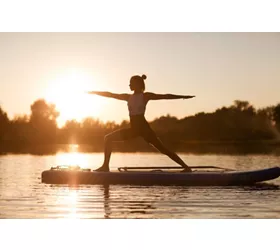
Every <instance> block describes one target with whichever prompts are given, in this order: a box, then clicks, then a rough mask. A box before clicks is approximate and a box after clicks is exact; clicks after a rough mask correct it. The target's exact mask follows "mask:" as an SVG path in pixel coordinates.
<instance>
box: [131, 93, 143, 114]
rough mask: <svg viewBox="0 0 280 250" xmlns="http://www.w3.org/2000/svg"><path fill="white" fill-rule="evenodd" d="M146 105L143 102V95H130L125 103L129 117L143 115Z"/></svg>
mask: <svg viewBox="0 0 280 250" xmlns="http://www.w3.org/2000/svg"><path fill="white" fill-rule="evenodd" d="M146 105H147V101H145V99H144V94H143V93H139V94H133V95H131V96H130V97H129V98H128V101H127V106H128V111H129V115H130V116H131V115H144V114H145V111H146Z"/></svg>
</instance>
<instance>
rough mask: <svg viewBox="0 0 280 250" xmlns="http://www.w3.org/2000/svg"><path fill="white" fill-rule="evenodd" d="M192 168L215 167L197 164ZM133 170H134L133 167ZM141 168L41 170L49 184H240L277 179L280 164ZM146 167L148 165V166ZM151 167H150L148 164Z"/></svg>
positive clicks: (63, 168) (64, 168) (62, 168)
mask: <svg viewBox="0 0 280 250" xmlns="http://www.w3.org/2000/svg"><path fill="white" fill-rule="evenodd" d="M193 168H202V169H203V168H214V169H220V168H217V167H206V166H205V167H203V166H197V167H193ZM132 169H133V170H132ZM136 169H141V167H139V168H125V167H124V168H119V172H117V171H113V172H96V171H91V170H90V169H82V168H79V167H78V166H76V167H59V166H58V167H55V168H51V169H50V170H46V171H43V172H42V176H41V178H42V182H43V183H49V184H76V185H78V184H90V185H94V184H106V185H108V184H122V185H179V186H237V185H251V184H254V183H257V182H263V181H268V180H272V179H276V178H278V177H279V176H280V167H271V168H266V169H260V170H250V171H232V170H226V169H223V170H222V171H221V170H220V171H217V170H215V171H195V172H191V173H189V172H174V171H173V172H172V171H163V170H161V169H181V170H182V168H180V167H179V168H178V167H154V168H152V169H153V171H139V170H136ZM143 169H145V167H144V168H143ZM146 169H147V167H146ZM148 169H151V167H149V168H148ZM128 170H132V171H128Z"/></svg>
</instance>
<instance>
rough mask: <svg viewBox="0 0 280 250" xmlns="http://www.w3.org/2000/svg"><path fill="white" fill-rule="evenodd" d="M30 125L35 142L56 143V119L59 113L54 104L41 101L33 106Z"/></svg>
mask: <svg viewBox="0 0 280 250" xmlns="http://www.w3.org/2000/svg"><path fill="white" fill-rule="evenodd" d="M30 108H31V116H30V124H31V126H32V127H33V131H34V135H33V141H35V142H37V143H54V142H55V137H56V130H57V123H56V118H57V117H58V116H59V112H58V111H56V109H55V105H54V104H47V103H46V101H45V100H44V99H39V100H37V101H35V102H34V103H33V104H32V105H31V107H30Z"/></svg>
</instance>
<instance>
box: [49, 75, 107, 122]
mask: <svg viewBox="0 0 280 250" xmlns="http://www.w3.org/2000/svg"><path fill="white" fill-rule="evenodd" d="M98 86H99V85H98V83H96V82H94V81H93V79H92V78H91V77H90V76H89V75H87V74H83V73H78V72H70V73H68V74H64V75H61V76H59V77H57V78H55V79H54V80H53V81H52V82H50V84H49V88H48V90H47V95H46V100H47V101H48V102H50V103H54V104H55V105H56V109H57V110H58V111H59V112H60V115H59V117H58V119H57V122H58V126H60V127H61V126H63V125H64V123H65V122H66V121H67V120H73V119H75V120H77V121H81V120H82V119H83V118H85V117H94V118H98V116H99V114H100V112H101V106H102V103H101V101H100V99H98V98H96V96H94V95H89V94H86V93H85V92H86V91H89V90H97V89H99V88H98Z"/></svg>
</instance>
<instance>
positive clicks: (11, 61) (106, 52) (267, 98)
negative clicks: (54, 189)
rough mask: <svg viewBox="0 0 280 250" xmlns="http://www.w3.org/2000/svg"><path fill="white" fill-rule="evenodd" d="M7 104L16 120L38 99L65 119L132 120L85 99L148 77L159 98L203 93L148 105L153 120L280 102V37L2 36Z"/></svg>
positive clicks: (1, 84)
mask: <svg viewBox="0 0 280 250" xmlns="http://www.w3.org/2000/svg"><path fill="white" fill-rule="evenodd" d="M0 55H1V56H0V68H1V71H0V105H1V107H2V108H3V109H4V110H5V111H6V112H7V113H8V115H9V117H10V118H13V116H14V115H16V114H29V113H30V105H31V104H32V103H33V102H34V101H35V100H37V99H39V98H45V99H46V100H47V101H49V102H52V103H54V104H56V106H57V109H58V110H59V111H60V113H61V115H60V118H59V124H60V125H62V124H63V122H64V121H65V120H66V119H78V120H80V119H82V118H83V117H86V116H92V117H96V118H99V119H101V120H103V121H108V120H111V121H112V120H114V121H116V122H120V121H122V120H123V119H128V111H127V106H126V103H125V102H122V101H117V100H112V99H106V98H103V97H97V96H90V95H86V94H84V91H86V90H104V91H110V92H115V93H129V92H130V90H129V87H128V85H129V79H130V77H131V76H132V75H134V74H140V75H142V74H146V75H147V77H148V78H147V80H146V89H147V91H150V92H155V93H173V94H185V95H196V98H193V99H190V100H168V101H167V100H164V101H163V100H161V101H151V102H150V103H149V104H148V107H147V111H146V117H147V119H148V120H152V119H154V118H156V117H159V116H162V115H166V114H170V115H174V116H177V117H179V118H182V117H185V116H188V115H193V114H195V113H198V112H212V111H214V110H215V109H217V108H220V107H222V106H229V105H231V104H232V103H233V101H234V100H236V99H239V100H247V101H249V102H250V103H252V104H253V105H254V106H255V107H257V108H259V107H264V106H269V105H275V104H277V103H279V102H280V98H279V93H280V73H279V65H280V35H279V33H175V32H174V33H160V32H158V33H140V32H139V33H94V32H92V33H0Z"/></svg>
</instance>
